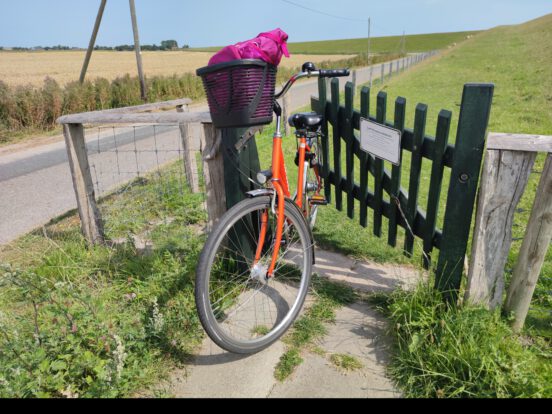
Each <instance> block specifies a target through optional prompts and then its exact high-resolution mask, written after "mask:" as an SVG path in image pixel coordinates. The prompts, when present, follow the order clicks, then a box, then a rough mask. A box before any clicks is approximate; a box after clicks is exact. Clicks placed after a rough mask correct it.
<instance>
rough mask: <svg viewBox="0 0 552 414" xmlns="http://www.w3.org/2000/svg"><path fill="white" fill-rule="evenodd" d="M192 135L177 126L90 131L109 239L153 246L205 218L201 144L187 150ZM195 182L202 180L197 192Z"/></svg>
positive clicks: (97, 188) (96, 184)
mask: <svg viewBox="0 0 552 414" xmlns="http://www.w3.org/2000/svg"><path fill="white" fill-rule="evenodd" d="M190 135H192V134H190ZM187 138H190V137H187V136H183V134H182V129H181V128H180V127H178V126H173V125H140V126H110V127H103V126H102V127H97V128H94V129H90V130H87V131H86V147H87V154H88V159H89V163H90V170H91V176H92V180H93V182H94V190H95V193H96V197H97V198H98V201H99V204H98V206H99V209H100V214H101V217H102V220H103V225H104V231H105V234H106V236H107V238H108V239H109V240H111V241H114V242H115V243H123V242H126V241H129V240H130V241H132V242H133V243H134V245H135V247H136V248H137V249H139V250H151V249H152V248H153V247H154V244H157V243H162V244H164V243H167V241H168V240H170V239H174V238H175V236H176V235H177V234H180V235H182V232H183V231H185V228H186V227H188V226H190V225H198V226H199V225H200V224H201V223H202V222H204V221H205V215H204V211H205V207H204V204H205V193H204V191H203V186H202V182H201V181H202V180H201V162H200V161H199V160H198V158H197V157H198V156H199V152H200V148H199V145H195V146H192V148H189V147H190V146H189V145H188V148H186V146H185V145H184V142H183V139H187ZM189 164H192V165H189ZM190 174H192V175H193V177H190ZM194 182H195V183H199V187H198V188H196V189H195V190H196V191H194V188H193V185H192V184H191V183H194ZM198 190H199V191H198Z"/></svg>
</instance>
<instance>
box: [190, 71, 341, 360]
mask: <svg viewBox="0 0 552 414" xmlns="http://www.w3.org/2000/svg"><path fill="white" fill-rule="evenodd" d="M341 76H349V70H348V69H336V70H317V69H316V67H315V66H314V64H312V63H310V62H308V63H305V64H304V65H303V68H302V71H301V72H299V73H298V74H296V75H294V76H292V77H291V78H290V79H289V80H288V81H287V83H286V84H285V86H284V87H283V88H282V90H281V91H280V92H279V93H278V94H276V95H275V100H274V107H273V111H274V114H275V115H276V131H275V133H274V136H273V148H272V167H271V169H270V170H269V171H262V172H260V173H259V175H258V178H257V181H259V184H261V185H263V186H264V187H263V188H261V189H258V190H254V191H251V192H249V193H247V197H248V198H247V199H245V200H244V201H241V202H240V203H238V204H237V205H235V206H234V207H232V208H231V209H230V210H228V211H227V212H226V213H225V214H224V215H223V216H222V217H221V219H220V220H219V221H218V223H217V224H216V225H215V226H214V228H213V231H212V232H211V234H210V235H209V237H208V239H207V242H206V244H205V246H204V248H203V250H202V252H201V255H200V259H199V264H198V267H197V270H196V287H195V298H196V306H197V310H198V314H199V319H200V321H201V324H202V325H203V327H204V329H205V331H206V332H207V334H208V335H209V337H210V338H211V339H212V340H213V341H214V342H215V343H216V344H217V345H218V346H220V347H221V348H223V349H225V350H227V351H230V352H233V353H238V354H248V353H255V352H259V351H261V350H263V349H265V348H266V347H268V346H270V345H271V344H272V343H274V342H275V341H276V340H278V339H279V338H280V337H281V336H282V335H283V334H284V333H285V332H286V331H287V330H288V329H289V327H290V326H291V324H292V323H293V321H294V320H295V319H296V318H297V316H298V314H299V312H300V310H301V308H302V306H303V304H304V301H305V298H306V296H307V291H308V287H309V282H310V278H311V272H312V266H313V264H314V240H313V236H312V228H313V226H314V224H315V221H316V216H317V211H318V206H320V205H325V204H327V202H326V199H325V197H324V196H323V195H321V194H320V192H321V190H322V188H323V182H322V177H321V176H320V171H319V165H320V162H319V159H320V158H319V149H320V146H319V139H320V137H321V125H322V122H323V117H322V116H321V115H319V114H316V113H298V114H294V115H292V116H291V117H290V119H289V123H290V125H291V126H293V127H294V128H295V130H296V132H295V135H296V137H297V140H298V150H297V154H296V159H295V161H296V164H297V165H298V169H299V171H298V176H297V191H296V193H295V194H294V195H293V196H292V195H291V194H290V188H289V183H288V178H287V172H286V167H285V162H284V156H283V150H282V134H281V118H282V109H281V107H280V105H279V104H278V102H277V101H276V99H279V98H281V97H282V96H284V95H285V94H286V93H287V92H288V91H289V89H290V88H291V87H292V86H293V84H294V83H295V82H296V81H297V80H299V79H301V78H305V77H308V78H310V77H341Z"/></svg>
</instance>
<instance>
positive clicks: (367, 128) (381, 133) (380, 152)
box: [360, 118, 401, 165]
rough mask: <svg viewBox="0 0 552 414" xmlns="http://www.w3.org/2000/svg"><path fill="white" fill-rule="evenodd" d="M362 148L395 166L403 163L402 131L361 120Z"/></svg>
mask: <svg viewBox="0 0 552 414" xmlns="http://www.w3.org/2000/svg"><path fill="white" fill-rule="evenodd" d="M360 148H361V149H362V150H363V151H366V152H369V153H370V154H372V155H375V156H376V157H378V158H381V159H384V160H386V161H389V162H391V163H392V164H395V165H400V163H401V131H399V130H397V129H393V128H389V127H387V126H384V125H380V124H377V123H375V122H372V121H369V120H368V119H365V118H360Z"/></svg>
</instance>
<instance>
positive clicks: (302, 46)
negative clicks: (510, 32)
mask: <svg viewBox="0 0 552 414" xmlns="http://www.w3.org/2000/svg"><path fill="white" fill-rule="evenodd" d="M477 33H479V32H478V31H469V32H451V33H430V34H421V35H409V36H405V38H406V49H405V50H406V52H423V51H426V50H435V49H443V48H446V47H447V46H449V45H452V44H453V43H458V42H461V41H463V40H465V39H466V38H467V37H468V36H473V35H476V34H477ZM401 40H402V36H386V37H374V38H372V41H371V48H372V52H373V53H397V52H399V51H400V47H401ZM288 46H289V50H290V52H291V53H292V54H294V53H301V54H309V55H327V54H330V55H333V54H335V55H340V54H346V55H349V54H354V53H365V52H366V49H367V46H368V43H367V38H360V39H342V40H322V41H317V42H299V43H293V42H291V43H289V45H288ZM219 49H220V46H217V47H208V48H197V49H193V50H194V51H208V52H216V51H217V50H219Z"/></svg>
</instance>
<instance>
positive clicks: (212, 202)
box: [201, 123, 226, 231]
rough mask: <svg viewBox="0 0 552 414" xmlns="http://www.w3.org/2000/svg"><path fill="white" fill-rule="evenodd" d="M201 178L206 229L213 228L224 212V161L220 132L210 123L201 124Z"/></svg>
mask: <svg viewBox="0 0 552 414" xmlns="http://www.w3.org/2000/svg"><path fill="white" fill-rule="evenodd" d="M203 142H204V146H203V150H202V154H201V156H202V159H203V178H204V182H205V204H206V209H207V215H208V223H207V230H208V231H211V230H212V229H213V226H214V224H215V223H216V221H217V220H218V219H219V218H220V217H221V216H222V215H223V214H224V213H225V212H226V192H225V190H224V185H222V183H224V161H223V155H222V151H221V147H222V132H221V130H218V129H216V128H215V127H214V126H213V124H212V123H204V124H203Z"/></svg>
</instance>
